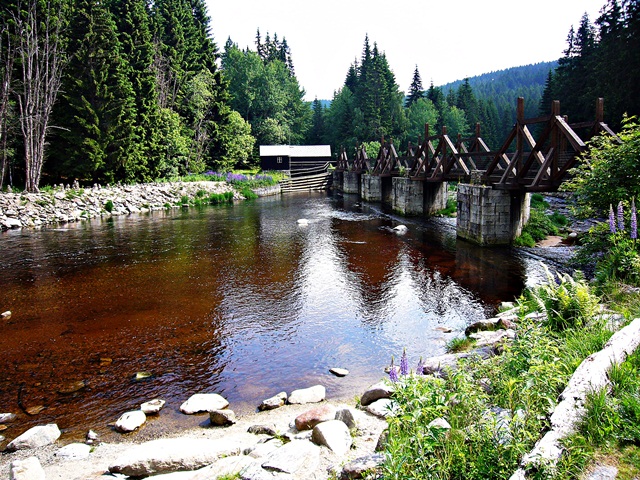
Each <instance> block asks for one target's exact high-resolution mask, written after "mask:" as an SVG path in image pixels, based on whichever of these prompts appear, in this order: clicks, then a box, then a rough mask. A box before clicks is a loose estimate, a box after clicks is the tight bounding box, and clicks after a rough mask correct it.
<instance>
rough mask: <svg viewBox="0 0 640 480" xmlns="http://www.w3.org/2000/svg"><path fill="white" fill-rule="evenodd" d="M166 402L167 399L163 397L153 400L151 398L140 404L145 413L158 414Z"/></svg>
mask: <svg viewBox="0 0 640 480" xmlns="http://www.w3.org/2000/svg"><path fill="white" fill-rule="evenodd" d="M164 404H165V401H164V400H162V399H161V398H154V399H153V400H149V401H148V402H144V403H143V404H142V405H140V410H142V411H143V412H144V414H145V415H156V414H158V413H160V410H162V408H163V407H164Z"/></svg>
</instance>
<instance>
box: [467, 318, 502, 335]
mask: <svg viewBox="0 0 640 480" xmlns="http://www.w3.org/2000/svg"><path fill="white" fill-rule="evenodd" d="M499 322H500V319H499V318H489V319H487V320H478V321H477V322H473V323H472V324H471V325H469V326H468V327H467V328H466V329H465V330H464V334H465V335H467V336H469V335H471V334H472V333H476V332H482V331H492V330H497V329H498V328H500V327H499Z"/></svg>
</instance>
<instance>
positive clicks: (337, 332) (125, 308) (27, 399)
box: [0, 194, 529, 440]
mask: <svg viewBox="0 0 640 480" xmlns="http://www.w3.org/2000/svg"><path fill="white" fill-rule="evenodd" d="M300 218H306V219H308V224H306V225H301V224H298V223H297V220H298V219H300ZM399 223H404V224H406V225H407V226H408V232H407V233H406V234H405V235H397V234H395V233H393V232H392V231H390V228H391V227H393V226H395V225H397V224H399ZM0 258H2V259H3V262H2V265H0V276H1V278H2V284H3V288H2V290H1V291H0V310H2V311H4V310H11V311H12V312H13V316H12V318H11V320H10V321H9V322H7V323H5V324H3V325H0V332H1V334H0V366H1V367H2V368H1V370H0V405H1V406H2V408H1V409H2V410H7V411H13V412H16V413H20V415H21V418H20V421H19V425H20V426H19V427H18V426H16V427H13V428H12V429H11V430H8V431H7V434H6V435H5V436H7V439H8V440H10V439H11V438H13V437H15V436H16V435H18V434H19V433H21V432H22V431H24V430H25V429H26V428H27V427H29V426H33V425H36V424H41V423H46V422H53V421H55V422H57V423H58V424H59V425H60V426H61V428H64V429H66V430H67V431H68V432H69V434H70V435H72V436H73V435H75V436H79V435H82V434H84V432H86V430H87V429H88V428H93V429H97V430H101V431H102V432H103V433H105V434H106V433H107V432H108V431H109V430H108V428H107V427H106V425H107V424H108V423H109V422H113V421H115V420H116V419H117V418H118V416H119V415H120V414H121V413H123V412H125V411H127V410H130V409H136V408H138V405H139V404H140V403H141V402H143V401H146V400H150V399H151V398H154V397H162V398H165V399H166V400H167V401H168V403H167V407H165V411H163V413H162V415H161V417H160V419H158V420H155V421H153V422H151V424H150V425H148V426H147V427H145V429H144V430H143V431H146V432H147V434H151V432H154V431H156V430H157V429H162V428H169V429H171V428H179V426H184V425H188V426H194V425H197V423H194V422H196V420H189V419H185V418H184V417H182V416H181V415H180V414H179V413H178V407H179V405H180V403H181V402H182V401H184V400H185V399H186V398H188V397H189V396H190V395H191V394H193V393H198V392H217V393H221V394H223V395H224V396H225V397H227V398H228V399H229V400H230V401H231V404H232V408H234V409H235V410H239V411H240V412H242V411H251V410H253V409H254V408H255V406H256V405H257V404H259V402H260V401H261V400H262V399H264V398H266V397H268V396H272V395H274V394H276V393H278V392H279V391H282V390H285V391H287V392H290V391H291V390H293V389H295V388H302V387H307V386H310V385H313V384H317V383H322V384H324V385H325V386H326V387H327V391H328V396H329V397H333V398H337V397H342V398H348V397H352V396H353V395H355V394H357V393H360V392H361V390H362V388H364V387H365V386H366V385H367V384H370V383H372V382H374V381H377V380H378V379H379V378H380V377H381V376H382V368H383V367H384V366H385V365H386V364H387V363H388V361H389V359H390V357H391V355H398V354H399V353H400V352H401V351H402V348H403V347H406V348H407V352H408V353H409V355H410V357H411V360H412V362H414V363H416V362H417V359H418V357H419V356H421V355H422V356H428V355H433V354H439V353H441V352H442V351H443V348H444V344H445V343H446V341H447V340H448V339H450V338H451V336H452V335H455V334H458V333H459V332H461V331H462V330H464V328H465V326H466V325H467V324H468V323H469V322H471V321H474V320H477V319H480V318H484V317H485V315H487V314H490V313H492V311H493V309H494V308H495V306H496V305H497V304H498V303H499V302H500V301H502V300H512V299H513V298H515V297H516V296H517V295H519V293H520V292H521V290H522V288H523V286H524V284H525V281H526V279H527V272H528V269H529V267H528V266H527V264H526V261H524V260H522V259H519V258H518V257H516V256H514V255H512V253H511V251H510V250H509V249H481V248H477V247H475V246H473V245H471V244H469V243H466V242H462V241H459V240H456V237H455V230H454V228H453V227H452V224H451V222H450V221H447V220H421V219H409V218H399V217H395V216H393V215H392V214H390V213H388V212H385V211H382V210H380V209H379V208H377V207H375V206H372V205H368V204H361V203H360V202H359V201H358V200H357V199H356V198H355V197H353V198H351V197H350V196H347V195H344V196H335V197H334V196H327V195H325V194H299V195H287V196H283V197H281V198H280V197H272V198H263V199H259V200H258V201H255V202H244V203H239V204H235V205H231V206H223V207H210V208H204V209H191V210H174V211H170V212H155V213H151V214H146V215H132V216H128V217H114V218H109V219H105V220H102V221H100V220H96V221H91V222H85V223H79V224H70V225H67V226H64V227H62V228H52V229H43V230H37V231H27V230H25V231H21V232H7V233H4V234H2V235H0ZM445 325H446V326H448V327H451V328H453V329H454V333H453V334H443V333H442V332H441V331H439V330H437V327H438V326H445ZM333 366H340V367H345V368H348V369H349V370H350V371H351V374H350V375H349V376H347V377H345V378H341V379H338V378H335V377H333V376H331V375H330V374H328V368H330V367H333ZM137 372H149V373H150V374H151V376H150V377H149V378H147V379H145V380H143V381H136V380H135V376H136V373H137ZM19 393H20V401H21V403H22V407H24V408H25V409H29V408H33V407H40V406H42V407H44V410H42V411H41V412H40V413H39V414H37V415H34V416H29V415H26V414H24V413H22V412H20V407H19V405H18V394H19ZM167 425H168V426H167ZM18 428H19V429H20V431H18ZM14 429H15V430H14ZM143 434H144V433H143Z"/></svg>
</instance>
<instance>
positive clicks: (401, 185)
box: [391, 177, 448, 216]
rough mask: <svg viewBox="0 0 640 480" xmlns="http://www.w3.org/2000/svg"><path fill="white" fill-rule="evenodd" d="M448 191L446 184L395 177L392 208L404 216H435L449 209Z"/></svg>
mask: <svg viewBox="0 0 640 480" xmlns="http://www.w3.org/2000/svg"><path fill="white" fill-rule="evenodd" d="M447 189H448V185H447V183H446V182H440V183H427V182H423V181H420V180H411V179H409V178H405V177H394V178H393V198H392V203H391V207H392V208H393V210H394V211H395V212H398V213H400V214H402V215H427V216H429V215H434V214H435V213H436V212H438V211H440V210H442V209H444V208H446V207H447Z"/></svg>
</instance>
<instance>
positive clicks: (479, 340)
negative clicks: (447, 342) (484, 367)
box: [469, 330, 516, 347]
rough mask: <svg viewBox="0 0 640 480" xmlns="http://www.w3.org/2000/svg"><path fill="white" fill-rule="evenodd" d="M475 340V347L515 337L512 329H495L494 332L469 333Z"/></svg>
mask: <svg viewBox="0 0 640 480" xmlns="http://www.w3.org/2000/svg"><path fill="white" fill-rule="evenodd" d="M469 338H473V339H474V340H475V341H476V347H486V346H491V345H496V344H498V343H502V342H505V341H509V340H513V339H514V338H516V332H515V331H514V330H497V331H495V332H476V333H473V334H471V335H469Z"/></svg>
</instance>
